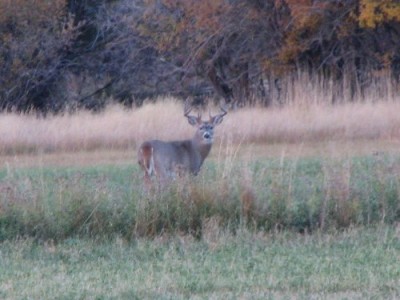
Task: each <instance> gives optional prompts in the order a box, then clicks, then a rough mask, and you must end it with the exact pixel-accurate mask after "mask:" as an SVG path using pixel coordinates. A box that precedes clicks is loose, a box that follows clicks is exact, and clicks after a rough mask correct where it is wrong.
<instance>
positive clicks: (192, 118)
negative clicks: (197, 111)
mask: <svg viewBox="0 0 400 300" xmlns="http://www.w3.org/2000/svg"><path fill="white" fill-rule="evenodd" d="M187 119H188V122H189V124H190V125H192V126H197V124H199V121H198V118H197V117H195V116H188V117H187Z"/></svg>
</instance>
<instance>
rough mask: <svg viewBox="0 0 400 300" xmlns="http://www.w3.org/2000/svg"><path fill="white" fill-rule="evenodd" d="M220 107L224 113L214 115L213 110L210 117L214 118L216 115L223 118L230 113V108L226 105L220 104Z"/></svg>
mask: <svg viewBox="0 0 400 300" xmlns="http://www.w3.org/2000/svg"><path fill="white" fill-rule="evenodd" d="M219 109H220V110H222V113H221V114H218V115H215V116H212V115H211V112H210V119H213V118H216V117H219V118H222V117H223V116H225V115H226V114H227V113H228V110H227V109H226V106H225V105H224V106H222V105H220V106H219Z"/></svg>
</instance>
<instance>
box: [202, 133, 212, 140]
mask: <svg viewBox="0 0 400 300" xmlns="http://www.w3.org/2000/svg"><path fill="white" fill-rule="evenodd" d="M203 137H204V138H205V139H207V140H208V139H210V138H211V134H210V133H209V132H204V134H203Z"/></svg>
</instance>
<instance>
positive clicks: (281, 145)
mask: <svg viewBox="0 0 400 300" xmlns="http://www.w3.org/2000/svg"><path fill="white" fill-rule="evenodd" d="M217 111H218V110H217V108H213V109H212V112H214V113H216V112H217ZM399 111H400V102H399V101H398V102H395V101H382V102H376V103H372V102H364V103H361V102H357V103H354V104H342V105H337V106H328V105H325V104H321V103H311V104H307V105H303V104H301V105H287V106H285V107H282V108H272V109H268V110H267V109H263V108H245V109H241V110H238V111H231V112H229V114H228V115H227V116H226V117H225V120H224V122H223V123H222V125H221V126H220V127H218V128H217V132H216V136H217V141H216V144H217V145H221V144H224V145H226V144H231V145H233V146H234V147H238V146H237V145H239V144H240V145H241V147H242V146H244V147H243V148H244V149H247V150H248V151H253V152H259V153H260V154H262V155H266V156H268V153H269V152H271V153H275V154H279V155H281V154H282V151H287V152H288V153H290V152H295V153H297V152H299V151H300V152H303V151H304V152H305V153H306V154H307V153H310V154H313V149H320V150H318V151H319V152H326V151H329V149H330V148H331V144H332V143H336V142H340V143H341V144H342V145H344V146H343V147H342V148H346V147H347V148H353V147H354V144H356V145H359V146H358V147H359V148H360V149H361V150H360V151H361V152H362V149H363V148H365V147H368V149H372V151H381V150H382V151H385V150H387V149H389V151H391V150H394V149H396V148H397V147H398V146H399V141H400V114H399V113H398V112H399ZM194 113H195V112H194ZM207 114H208V112H207V113H205V115H206V116H207ZM193 130H194V129H193V128H192V127H191V126H189V125H188V123H187V121H186V119H185V118H184V117H183V109H182V103H179V102H177V101H176V100H174V99H165V100H164V101H159V102H157V104H153V103H148V104H145V105H144V106H143V107H141V108H138V109H132V110H126V109H123V108H121V107H119V106H112V107H109V108H108V109H107V110H105V111H104V112H102V113H99V114H93V113H90V112H86V111H80V112H78V113H76V114H73V115H69V114H64V115H57V116H50V117H48V118H37V117H36V116H34V115H17V114H2V115H0V155H1V156H3V157H5V156H8V157H10V156H11V157H14V160H15V157H18V159H22V160H24V157H26V159H27V160H29V159H31V158H32V155H33V156H34V155H38V154H39V155H43V153H46V154H47V155H49V157H51V154H52V153H64V154H63V155H64V159H65V160H67V161H68V160H69V154H68V153H73V155H72V154H71V156H74V155H76V154H77V153H87V152H88V151H90V152H93V151H94V152H93V153H97V156H96V155H93V156H91V155H87V154H83V160H86V159H87V160H89V161H90V160H96V158H99V159H101V160H103V159H105V158H104V156H107V155H108V156H111V158H108V159H105V160H106V161H107V160H108V161H110V162H114V161H118V160H119V158H118V156H119V155H120V154H119V153H120V152H123V153H125V154H124V155H122V156H123V158H124V159H127V157H128V156H132V158H133V156H134V153H135V149H136V147H137V146H138V145H139V144H140V143H141V142H142V141H144V140H146V139H163V140H174V139H186V138H190V137H191V136H192V134H193ZM266 145H268V147H265V146H266ZM346 145H347V146H346ZM216 147H218V146H216ZM285 149H286V150H285ZM247 150H246V151H247ZM216 151H218V150H215V149H214V151H213V152H214V155H215V153H216ZM219 151H221V150H219ZM318 151H317V152H318ZM334 151H336V150H332V152H334ZM127 152H129V154H127ZM317 154H318V153H317ZM85 157H86V159H85ZM112 157H114V158H112ZM72 160H73V158H72Z"/></svg>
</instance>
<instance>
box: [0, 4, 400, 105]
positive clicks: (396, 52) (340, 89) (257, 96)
mask: <svg viewBox="0 0 400 300" xmlns="http://www.w3.org/2000/svg"><path fill="white" fill-rule="evenodd" d="M299 73H305V74H308V76H310V78H315V77H318V78H321V81H322V85H324V84H328V83H329V84H333V85H334V89H333V91H334V93H332V95H331V97H332V102H335V101H338V100H340V99H344V98H345V97H348V99H349V100H351V99H352V98H353V97H354V96H362V95H363V93H365V91H366V90H367V88H368V87H370V86H371V85H373V84H374V82H376V81H377V80H381V79H382V78H383V80H392V81H393V83H394V86H398V83H399V80H400V3H399V2H398V1H395V0H383V1H377V0H345V1H338V0H325V1H322V0H320V1H317V0H300V1H295V0H265V1H260V0H242V1H239V0H204V1H194V0H191V1H189V0H141V1H139V0H138V1H134V0H79V1H78V0H54V1H46V0H35V1H34V0H15V1H12V2H10V1H0V110H2V111H4V110H7V111H12V110H15V111H23V112H25V111H31V110H35V111H39V112H44V113H46V112H48V111H52V112H57V111H61V110H65V109H69V110H74V109H77V108H88V109H93V110H96V109H101V108H102V107H104V105H105V104H106V103H108V102H119V103H123V104H125V105H128V106H130V105H140V104H141V103H142V102H143V100H144V99H147V98H155V97H157V96H162V95H173V96H176V97H181V98H184V97H187V96H193V97H195V98H196V97H198V98H199V99H200V100H201V99H203V98H204V97H213V96H214V97H217V98H218V97H219V98H224V99H225V100H226V101H227V102H230V103H232V104H234V105H237V106H241V105H252V104H255V103H258V102H259V103H262V104H263V105H265V106H270V105H273V104H274V103H275V102H279V101H280V96H281V93H282V92H284V89H285V86H284V85H282V82H285V80H284V79H285V78H293V77H295V76H296V74H299Z"/></svg>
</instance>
